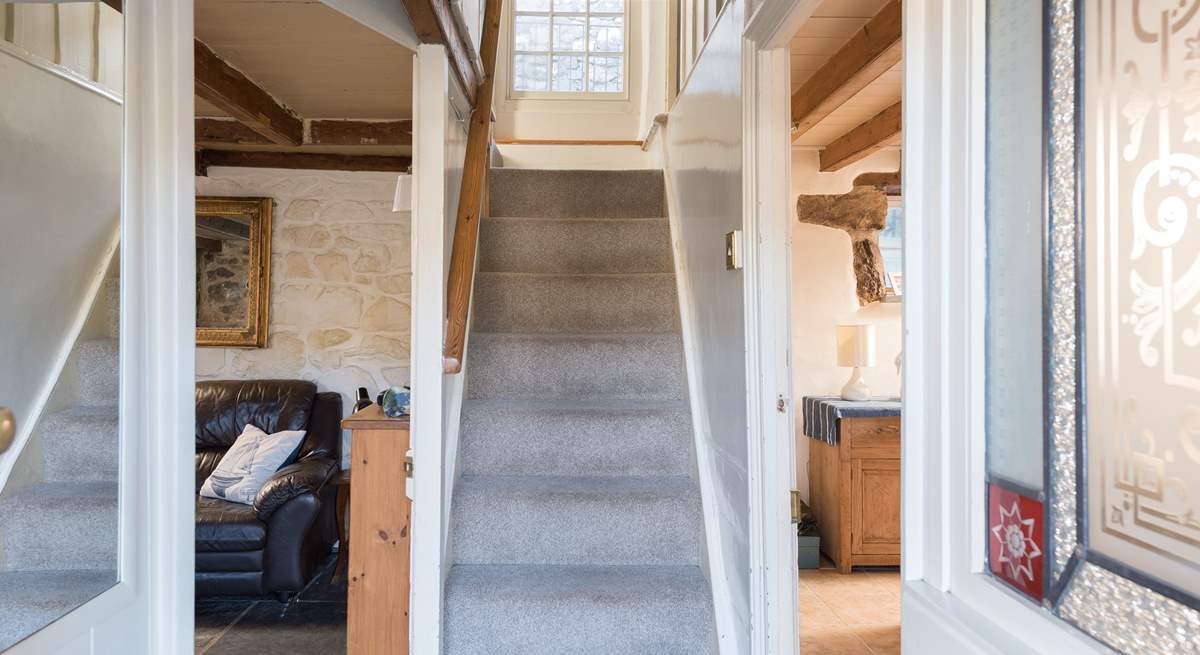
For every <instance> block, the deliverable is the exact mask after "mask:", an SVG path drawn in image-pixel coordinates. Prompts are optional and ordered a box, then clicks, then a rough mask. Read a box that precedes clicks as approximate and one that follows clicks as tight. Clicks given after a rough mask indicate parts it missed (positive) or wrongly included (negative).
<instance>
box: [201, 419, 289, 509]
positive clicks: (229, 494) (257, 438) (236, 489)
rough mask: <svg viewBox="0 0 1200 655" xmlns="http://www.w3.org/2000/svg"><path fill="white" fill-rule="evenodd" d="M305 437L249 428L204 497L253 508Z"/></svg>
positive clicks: (210, 478) (204, 489)
mask: <svg viewBox="0 0 1200 655" xmlns="http://www.w3.org/2000/svg"><path fill="white" fill-rule="evenodd" d="M304 434H305V431H304V430H284V431H282V432H276V433H275V434H267V433H266V432H263V431H262V430H260V429H258V428H256V427H254V426H253V425H246V428H245V429H244V430H242V433H241V434H240V435H238V438H237V441H234V442H233V445H232V446H230V447H229V450H228V451H227V452H226V453H225V456H224V457H222V458H221V461H220V463H218V464H217V468H216V469H214V470H213V472H212V474H211V475H209V476H208V479H207V480H205V481H204V485H203V486H201V487H200V495H201V496H207V497H209V498H219V499H221V500H229V501H232V502H235V503H244V504H246V505H250V504H253V503H254V497H255V496H256V495H258V490H259V489H262V486H263V485H264V484H266V483H267V480H268V479H269V478H270V477H271V476H272V475H274V474H275V472H276V471H278V470H279V468H280V467H281V466H283V463H284V462H286V461H287V459H288V457H289V456H290V455H291V454H292V453H293V452H295V451H296V449H297V448H299V447H300V442H301V441H302V440H303V439H304Z"/></svg>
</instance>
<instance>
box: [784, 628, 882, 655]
mask: <svg viewBox="0 0 1200 655" xmlns="http://www.w3.org/2000/svg"><path fill="white" fill-rule="evenodd" d="M800 652H801V653H802V655H873V654H872V653H871V649H870V648H868V647H867V644H866V642H864V641H863V640H862V639H861V638H860V637H859V636H858V635H856V634H855V633H854V631H853V630H852V629H850V628H848V627H846V626H812V628H811V629H810V630H805V629H804V628H803V627H801V629H800Z"/></svg>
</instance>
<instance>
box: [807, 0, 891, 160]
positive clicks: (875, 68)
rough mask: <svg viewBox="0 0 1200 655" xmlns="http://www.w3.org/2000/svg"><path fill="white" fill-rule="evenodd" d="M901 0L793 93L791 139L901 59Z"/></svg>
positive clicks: (886, 10) (887, 9)
mask: <svg viewBox="0 0 1200 655" xmlns="http://www.w3.org/2000/svg"><path fill="white" fill-rule="evenodd" d="M901 13H902V12H901V10H900V0H892V2H889V3H888V4H887V6H885V7H884V8H883V9H882V10H880V12H879V13H878V14H876V15H875V17H874V18H872V19H871V21H870V22H869V23H867V24H866V26H864V27H863V28H862V29H861V30H859V31H858V33H857V34H855V35H854V36H853V37H851V38H850V40H849V41H847V42H846V45H844V46H842V49H841V50H838V52H837V54H835V55H833V57H831V58H830V59H829V61H828V62H826V63H825V65H824V66H822V67H821V69H820V70H818V71H817V72H816V73H813V76H812V77H811V78H809V80H808V81H807V82H805V83H804V85H803V86H801V87H800V88H799V89H798V90H797V91H796V92H795V93H794V94H792V124H793V129H792V140H793V141H794V140H796V139H798V138H800V136H801V135H803V134H804V133H805V132H807V131H809V130H811V129H812V128H813V127H815V126H816V124H817V123H819V122H821V120H823V119H824V118H825V117H826V116H828V115H829V114H831V113H833V110H835V109H837V108H838V107H841V106H842V105H843V104H845V102H846V101H847V100H849V99H850V98H852V97H853V96H854V95H855V94H856V93H858V92H859V91H862V90H863V88H865V87H866V86H867V85H868V84H870V83H871V82H873V81H875V80H876V79H878V78H879V76H880V75H883V74H884V73H885V72H887V71H888V70H889V69H890V68H892V67H893V66H895V65H896V64H897V63H899V62H900V56H901V44H900V25H901V22H902V21H901V18H902V15H901Z"/></svg>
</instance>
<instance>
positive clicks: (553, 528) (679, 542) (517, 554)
mask: <svg viewBox="0 0 1200 655" xmlns="http://www.w3.org/2000/svg"><path fill="white" fill-rule="evenodd" d="M453 503H454V507H455V513H454V519H453V526H452V531H453V539H452V543H453V546H452V547H453V550H454V561H455V562H457V563H460V564H593V565H610V564H699V562H700V534H701V533H700V530H699V527H698V526H700V525H701V524H702V518H701V512H700V490H699V488H698V487H697V486H696V484H695V482H693V481H692V480H691V478H688V477H686V476H678V477H667V476H657V477H567V476H564V477H552V476H506V475H498V476H482V475H481V476H463V477H462V478H460V480H459V484H458V488H457V490H456V491H455V494H454V499H453Z"/></svg>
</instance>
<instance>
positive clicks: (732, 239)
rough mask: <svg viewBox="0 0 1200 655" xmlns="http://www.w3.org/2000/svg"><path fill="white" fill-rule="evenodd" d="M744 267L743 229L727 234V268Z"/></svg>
mask: <svg viewBox="0 0 1200 655" xmlns="http://www.w3.org/2000/svg"><path fill="white" fill-rule="evenodd" d="M741 267H742V231H741V230H734V231H732V232H730V233H729V234H726V235H725V268H726V269H728V270H730V271H736V270H738V269H740V268H741Z"/></svg>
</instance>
